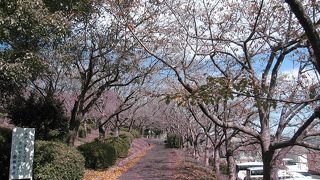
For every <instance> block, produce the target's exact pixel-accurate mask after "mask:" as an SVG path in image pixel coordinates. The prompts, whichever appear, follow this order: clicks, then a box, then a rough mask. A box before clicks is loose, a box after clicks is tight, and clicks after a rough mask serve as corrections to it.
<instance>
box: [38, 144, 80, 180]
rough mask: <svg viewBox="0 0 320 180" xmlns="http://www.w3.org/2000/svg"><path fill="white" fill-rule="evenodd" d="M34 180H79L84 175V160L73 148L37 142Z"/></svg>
mask: <svg viewBox="0 0 320 180" xmlns="http://www.w3.org/2000/svg"><path fill="white" fill-rule="evenodd" d="M33 171H34V179H36V180H37V179H43V180H44V179H56V180H60V179H61V180H78V179H82V176H83V173H84V158H83V156H82V155H81V154H80V153H79V152H78V151H77V150H76V149H75V148H73V147H69V146H67V145H65V144H62V143H59V142H50V141H36V143H35V156H34V163H33Z"/></svg>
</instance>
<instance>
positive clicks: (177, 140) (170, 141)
mask: <svg viewBox="0 0 320 180" xmlns="http://www.w3.org/2000/svg"><path fill="white" fill-rule="evenodd" d="M166 145H167V147H169V148H181V147H182V145H183V142H182V136H180V135H178V134H168V136H167V141H166Z"/></svg>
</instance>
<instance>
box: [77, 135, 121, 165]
mask: <svg viewBox="0 0 320 180" xmlns="http://www.w3.org/2000/svg"><path fill="white" fill-rule="evenodd" d="M78 150H79V151H80V152H81V153H82V155H83V156H84V158H85V166H86V167H87V168H90V169H104V168H107V167H110V166H112V165H114V164H115V162H116V159H117V153H116V149H115V148H114V147H113V146H112V145H110V144H108V143H104V142H100V141H92V142H89V143H86V144H82V145H81V146H79V147H78Z"/></svg>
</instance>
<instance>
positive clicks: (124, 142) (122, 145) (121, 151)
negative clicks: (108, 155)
mask: <svg viewBox="0 0 320 180" xmlns="http://www.w3.org/2000/svg"><path fill="white" fill-rule="evenodd" d="M105 141H106V143H108V144H110V145H111V146H113V147H114V148H115V150H116V154H117V157H119V158H125V157H127V156H128V152H129V148H130V142H129V141H128V138H127V137H126V136H124V135H120V136H119V137H109V138H107V139H106V140H105Z"/></svg>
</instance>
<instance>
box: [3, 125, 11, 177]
mask: <svg viewBox="0 0 320 180" xmlns="http://www.w3.org/2000/svg"><path fill="white" fill-rule="evenodd" d="M11 138H12V130H11V129H7V128H0V144H1V145H0V179H9V167H10V152H11Z"/></svg>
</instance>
